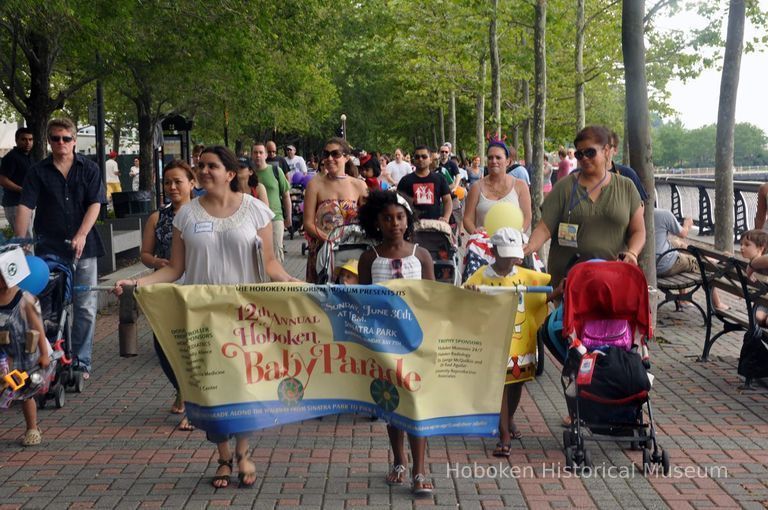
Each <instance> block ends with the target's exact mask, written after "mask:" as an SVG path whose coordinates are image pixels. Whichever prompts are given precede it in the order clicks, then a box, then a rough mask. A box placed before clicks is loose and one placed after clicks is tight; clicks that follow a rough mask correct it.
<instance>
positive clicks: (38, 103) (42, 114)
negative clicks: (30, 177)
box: [25, 32, 63, 161]
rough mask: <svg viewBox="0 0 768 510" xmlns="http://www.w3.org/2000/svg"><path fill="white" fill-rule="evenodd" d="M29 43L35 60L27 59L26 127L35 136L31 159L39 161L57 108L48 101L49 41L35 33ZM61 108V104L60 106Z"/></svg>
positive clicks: (50, 62) (50, 68) (50, 67)
mask: <svg viewBox="0 0 768 510" xmlns="http://www.w3.org/2000/svg"><path fill="white" fill-rule="evenodd" d="M29 39H30V41H29V43H30V46H31V47H32V51H33V52H34V54H35V55H37V57H38V58H37V59H32V58H29V59H28V64H29V72H30V75H29V85H30V88H29V100H28V101H25V103H26V106H27V114H26V115H25V119H26V121H27V125H28V126H29V127H30V128H31V129H32V131H33V132H34V136H35V144H34V145H33V146H32V159H34V160H36V161H40V160H41V159H43V158H44V157H45V153H46V148H47V144H46V140H47V139H48V136H47V133H46V127H47V124H48V120H49V119H50V118H51V113H53V111H54V110H56V108H57V106H59V105H55V104H53V103H54V102H53V101H51V99H50V96H49V94H50V88H51V73H52V70H53V69H52V67H53V66H52V65H53V58H52V57H51V47H50V43H49V41H48V40H47V39H46V38H45V37H44V36H42V35H40V34H37V33H34V32H33V33H30V34H29ZM61 106H63V104H62V105H61Z"/></svg>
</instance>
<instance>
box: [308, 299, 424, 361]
mask: <svg viewBox="0 0 768 510" xmlns="http://www.w3.org/2000/svg"><path fill="white" fill-rule="evenodd" d="M372 287H375V288H376V289H378V290H380V291H381V292H376V293H370V292H361V290H367V291H370V289H371V288H372ZM307 294H308V295H309V296H310V297H311V298H312V299H313V300H314V301H315V302H317V304H318V305H319V306H320V308H322V310H323V311H324V312H325V314H326V315H327V316H328V320H329V321H330V322H331V327H332V328H333V339H334V341H336V342H353V343H357V344H360V345H362V346H363V347H366V348H368V349H370V350H372V351H375V352H386V353H392V354H407V353H410V352H413V351H415V350H416V349H418V348H419V346H420V345H421V343H422V341H423V340H424V332H423V331H422V329H421V326H420V325H419V322H418V320H416V316H415V315H414V313H413V311H412V310H411V308H410V306H408V303H406V302H405V301H404V300H403V299H402V298H400V297H399V296H397V295H396V294H395V293H394V292H392V291H390V290H389V289H387V288H386V287H382V286H380V285H373V286H371V285H349V286H336V285H334V286H320V285H318V286H316V287H315V288H314V289H312V290H311V291H309V292H308V293H307Z"/></svg>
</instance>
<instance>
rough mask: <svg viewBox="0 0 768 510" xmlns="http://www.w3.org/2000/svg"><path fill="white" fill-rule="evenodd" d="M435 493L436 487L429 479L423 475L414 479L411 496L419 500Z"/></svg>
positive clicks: (418, 475)
mask: <svg viewBox="0 0 768 510" xmlns="http://www.w3.org/2000/svg"><path fill="white" fill-rule="evenodd" d="M433 492H434V486H433V485H432V482H429V481H428V480H427V477H425V476H424V475H422V474H421V473H419V474H417V475H416V476H414V477H413V484H412V485H411V494H413V495H414V496H415V497H417V498H425V497H429V496H431V495H432V493H433Z"/></svg>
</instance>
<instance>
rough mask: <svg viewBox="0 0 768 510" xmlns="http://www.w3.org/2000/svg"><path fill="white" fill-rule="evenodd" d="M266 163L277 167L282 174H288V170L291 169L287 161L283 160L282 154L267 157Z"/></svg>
mask: <svg viewBox="0 0 768 510" xmlns="http://www.w3.org/2000/svg"><path fill="white" fill-rule="evenodd" d="M267 163H269V164H270V165H272V166H273V167H275V168H279V169H280V170H282V171H283V175H288V172H290V171H291V166H290V165H289V164H288V162H287V161H286V160H285V158H284V157H282V156H275V157H274V158H267Z"/></svg>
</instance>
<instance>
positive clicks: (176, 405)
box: [171, 392, 184, 414]
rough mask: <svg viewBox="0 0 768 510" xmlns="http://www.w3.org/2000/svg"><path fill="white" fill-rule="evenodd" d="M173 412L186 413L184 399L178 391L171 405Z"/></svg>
mask: <svg viewBox="0 0 768 510" xmlns="http://www.w3.org/2000/svg"><path fill="white" fill-rule="evenodd" d="M171 414H184V401H183V400H182V399H181V394H180V393H179V392H176V398H175V399H174V401H173V405H171Z"/></svg>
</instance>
